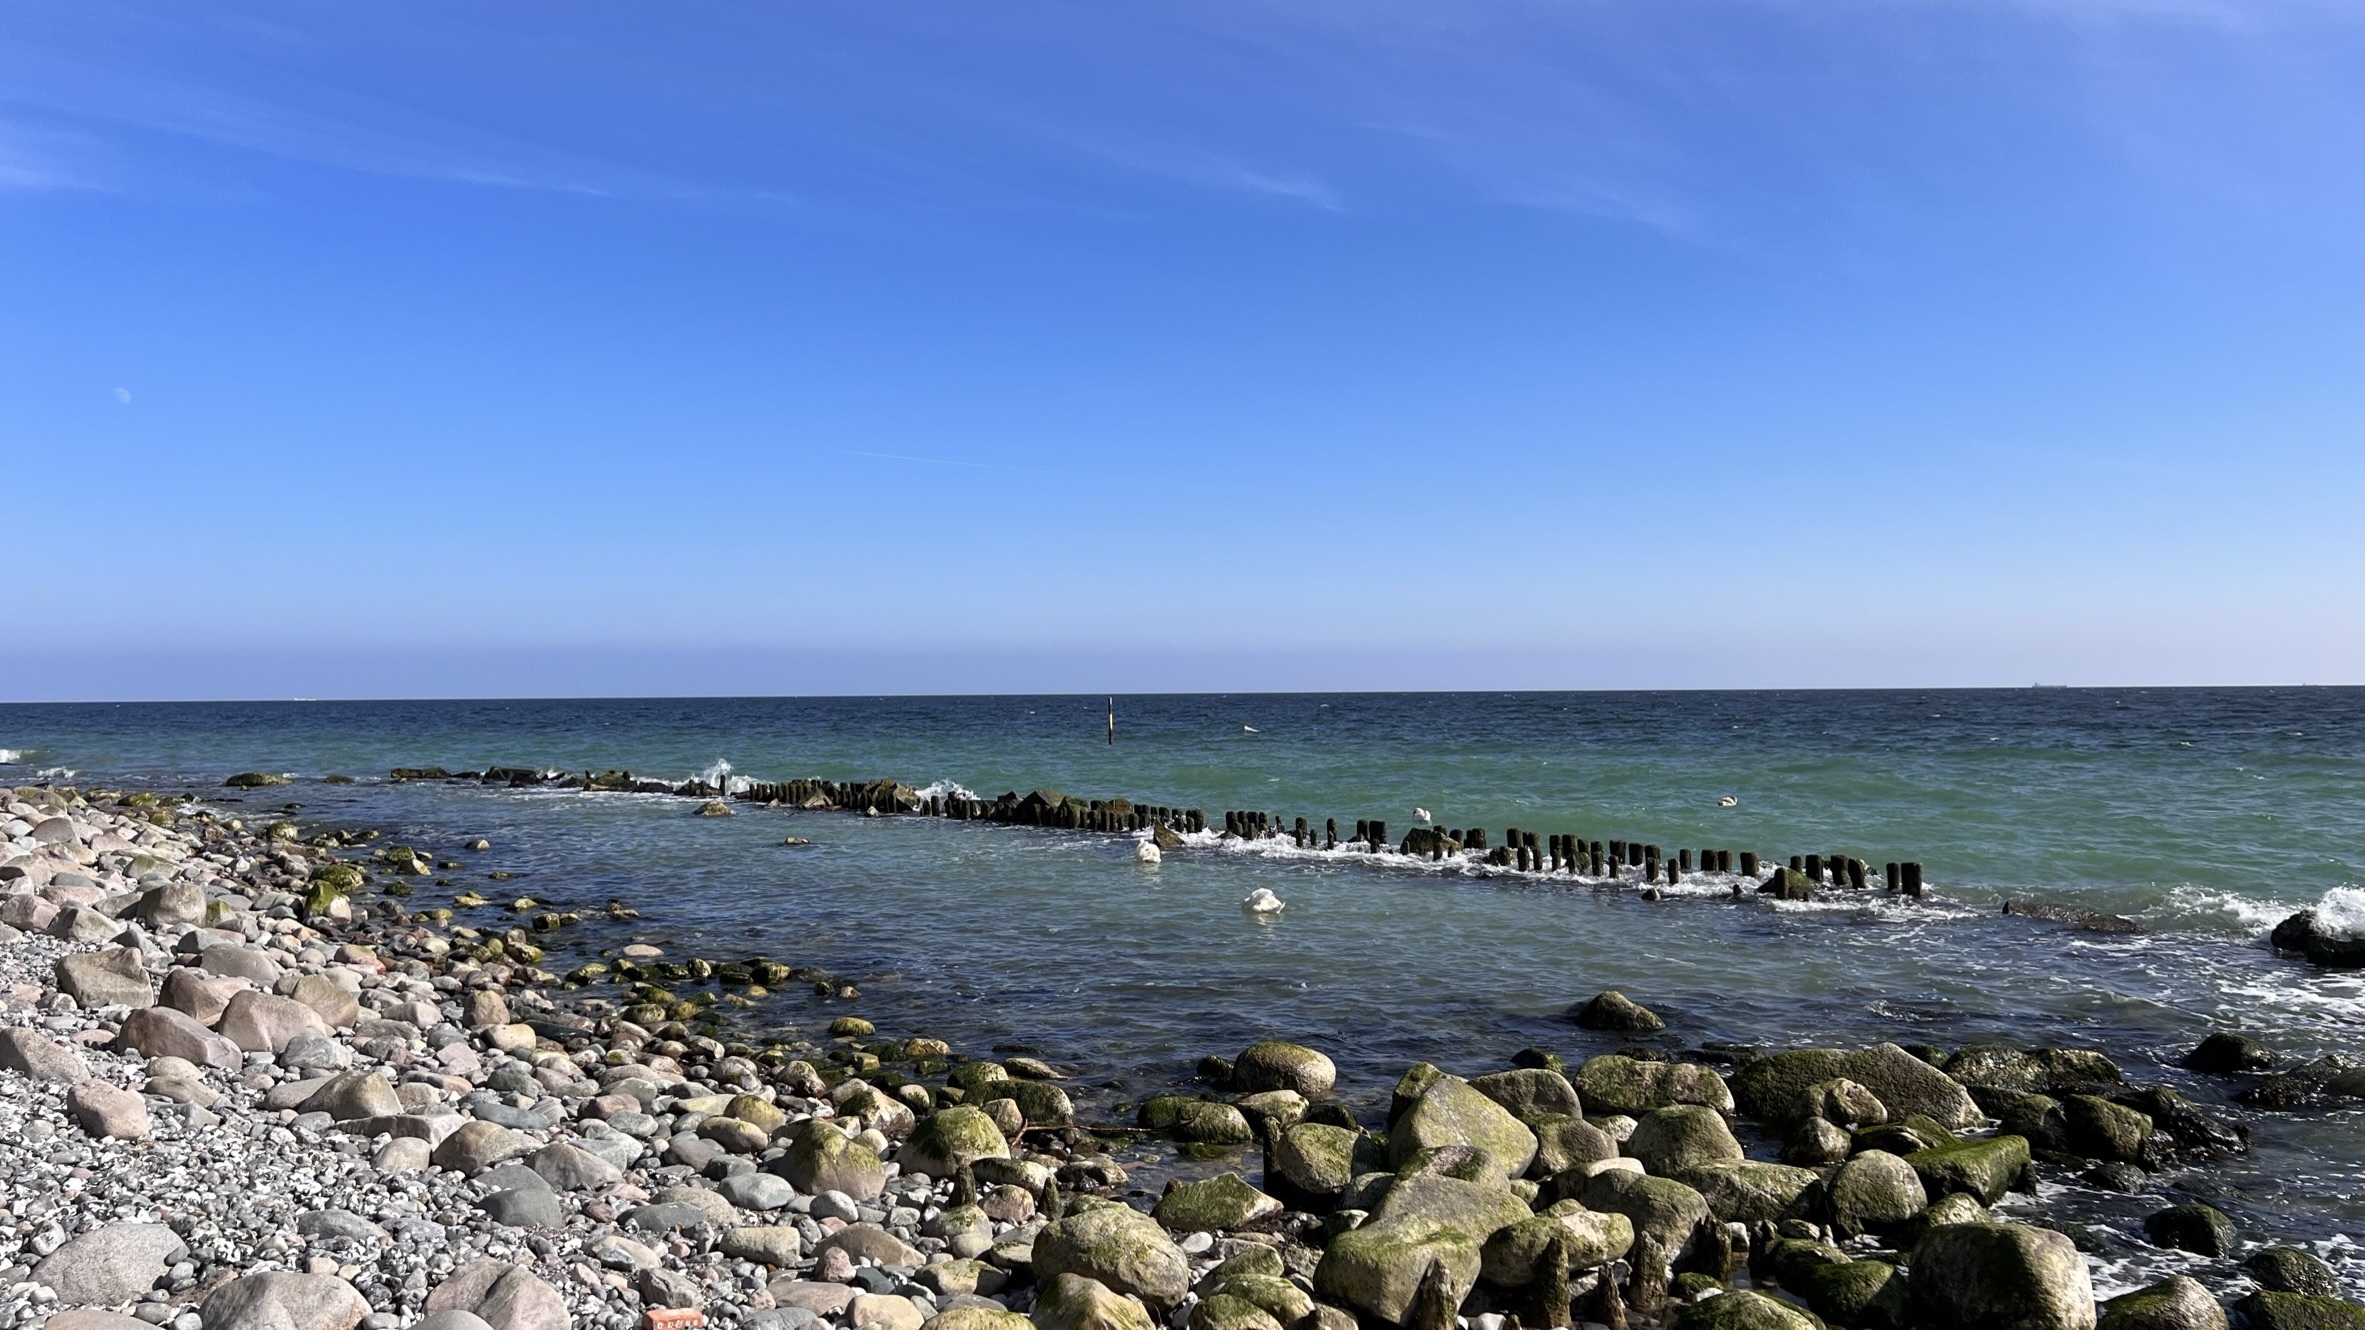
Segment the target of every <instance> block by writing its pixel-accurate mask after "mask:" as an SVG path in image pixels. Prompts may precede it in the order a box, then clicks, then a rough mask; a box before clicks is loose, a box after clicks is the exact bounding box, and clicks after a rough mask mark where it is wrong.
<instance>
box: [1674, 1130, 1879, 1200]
mask: <svg viewBox="0 0 2365 1330" xmlns="http://www.w3.org/2000/svg"><path fill="white" fill-rule="evenodd" d="M1700 1111H1702V1112H1706V1111H1707V1110H1705V1109H1702V1110H1700ZM1675 1177H1676V1180H1677V1181H1679V1182H1682V1183H1683V1184H1684V1185H1685V1186H1688V1187H1690V1188H1691V1189H1692V1190H1694V1191H1696V1192H1698V1193H1700V1195H1701V1197H1702V1198H1703V1199H1705V1200H1706V1201H1707V1202H1708V1213H1710V1214H1711V1215H1714V1216H1715V1217H1716V1219H1717V1220H1718V1221H1719V1222H1720V1223H1726V1224H1754V1223H1759V1222H1770V1221H1772V1220H1776V1219H1782V1218H1785V1217H1788V1216H1791V1215H1793V1214H1795V1213H1797V1210H1798V1207H1799V1206H1800V1204H1801V1198H1802V1197H1803V1196H1804V1195H1805V1194H1806V1192H1807V1189H1808V1188H1810V1187H1812V1186H1814V1185H1815V1183H1816V1181H1817V1179H1816V1177H1815V1171H1814V1170H1813V1169H1807V1168H1794V1167H1792V1166H1790V1165H1788V1164H1769V1163H1766V1162H1765V1161H1763V1160H1758V1159H1725V1160H1719V1161H1717V1162H1715V1163H1709V1164H1701V1165H1698V1166H1696V1167H1693V1168H1688V1169H1684V1170H1682V1171H1681V1172H1679V1173H1677V1174H1676V1175H1675ZM1914 1208H1915V1209H1917V1210H1918V1209H1920V1208H1921V1207H1919V1206H1916V1207H1914Z"/></svg>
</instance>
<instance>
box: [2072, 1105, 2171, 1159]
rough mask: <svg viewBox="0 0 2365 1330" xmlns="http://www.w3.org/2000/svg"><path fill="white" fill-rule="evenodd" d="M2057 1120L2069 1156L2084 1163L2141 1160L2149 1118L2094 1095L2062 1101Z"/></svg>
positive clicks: (2149, 1122) (2149, 1133)
mask: <svg viewBox="0 0 2365 1330" xmlns="http://www.w3.org/2000/svg"><path fill="white" fill-rule="evenodd" d="M2061 1116H2062V1121H2063V1132H2064V1134H2065V1136H2066V1137H2067V1139H2068V1142H2069V1148H2070V1150H2071V1152H2072V1153H2075V1154H2079V1155H2083V1156H2085V1157H2086V1158H2088V1159H2106V1160H2113V1161H2116V1162H2119V1163H2123V1164H2132V1163H2134V1162H2136V1161H2137V1160H2139V1159H2141V1158H2143V1146H2144V1142H2146V1141H2149V1140H2150V1139H2151V1132H2152V1122H2151V1119H2150V1118H2148V1117H2146V1116H2144V1115H2143V1114H2141V1113H2138V1112H2136V1111H2135V1110H2134V1109H2131V1108H2125V1107H2122V1106H2120V1105H2118V1104H2114V1103H2112V1102H2111V1101H2109V1100H2108V1099H2103V1098H2100V1097H2098V1096H2095V1095H2090V1094H2073V1095H2071V1096H2069V1097H2068V1098H2066V1099H2064V1100H2062V1101H2061Z"/></svg>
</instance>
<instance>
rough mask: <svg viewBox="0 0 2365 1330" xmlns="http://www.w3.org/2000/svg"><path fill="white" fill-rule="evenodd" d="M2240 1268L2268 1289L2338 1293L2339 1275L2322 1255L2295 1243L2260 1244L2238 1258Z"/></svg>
mask: <svg viewBox="0 0 2365 1330" xmlns="http://www.w3.org/2000/svg"><path fill="white" fill-rule="evenodd" d="M2242 1272H2243V1273H2244V1274H2247V1275H2249V1276H2250V1277H2251V1278H2252V1279H2254V1280H2257V1281H2258V1286H2259V1287H2260V1288H2263V1289H2266V1290H2267V1291H2269V1292H2272V1293H2309V1294H2314V1295H2317V1296H2320V1297H2327V1298H2330V1297H2338V1296H2339V1295H2340V1276H2339V1275H2336V1274H2334V1273H2333V1272H2332V1267H2331V1266H2329V1265H2326V1264H2325V1263H2324V1258H2323V1257H2321V1256H2318V1255H2316V1254H2315V1253H2314V1252H2311V1251H2302V1250H2300V1249H2299V1248H2297V1247H2262V1248H2260V1249H2259V1250H2257V1251H2254V1252H2252V1253H2250V1255H2249V1256H2248V1257H2246V1258H2245V1259H2244V1260H2243V1261H2242Z"/></svg>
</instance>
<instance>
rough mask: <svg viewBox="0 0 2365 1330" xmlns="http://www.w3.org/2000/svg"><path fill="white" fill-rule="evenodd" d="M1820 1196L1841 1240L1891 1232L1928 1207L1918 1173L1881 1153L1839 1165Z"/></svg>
mask: <svg viewBox="0 0 2365 1330" xmlns="http://www.w3.org/2000/svg"><path fill="white" fill-rule="evenodd" d="M1824 1197H1825V1204H1826V1208H1827V1210H1828V1212H1829V1214H1830V1218H1831V1224H1832V1227H1834V1228H1836V1229H1838V1230H1839V1232H1840V1235H1841V1236H1842V1237H1854V1236H1855V1235H1857V1234H1859V1233H1889V1232H1894V1231H1896V1230H1898V1229H1899V1228H1901V1227H1902V1226H1903V1225H1906V1224H1909V1223H1911V1222H1913V1219H1914V1217H1915V1216H1917V1215H1919V1214H1921V1213H1922V1211H1924V1210H1926V1209H1928V1208H1929V1204H1930V1196H1929V1190H1928V1188H1926V1187H1924V1186H1923V1185H1922V1179H1921V1174H1919V1173H1916V1172H1915V1171H1914V1168H1913V1165H1911V1164H1909V1163H1907V1162H1906V1161H1905V1160H1903V1159H1900V1158H1898V1157H1897V1156H1896V1155H1893V1154H1890V1153H1888V1152H1887V1151H1885V1150H1867V1151H1865V1152H1864V1153H1862V1154H1860V1155H1857V1156H1856V1157H1855V1158H1853V1159H1850V1160H1848V1161H1847V1162H1846V1163H1844V1164H1842V1165H1840V1166H1839V1171H1838V1172H1835V1173H1833V1174H1832V1175H1831V1179H1830V1182H1829V1183H1828V1185H1826V1187H1825V1188H1824Z"/></svg>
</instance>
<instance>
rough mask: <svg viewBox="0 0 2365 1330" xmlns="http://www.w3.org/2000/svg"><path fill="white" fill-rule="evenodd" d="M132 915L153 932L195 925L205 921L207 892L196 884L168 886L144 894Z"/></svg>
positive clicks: (133, 905) (132, 910) (133, 909)
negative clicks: (153, 930)
mask: <svg viewBox="0 0 2365 1330" xmlns="http://www.w3.org/2000/svg"><path fill="white" fill-rule="evenodd" d="M131 914H132V916H133V917H134V918H137V919H138V920H139V921H140V922H141V923H143V924H146V925H147V926H148V927H150V928H172V927H176V926H178V925H181V924H194V923H197V922H199V921H201V920H203V919H204V918H205V889H204V888H202V887H200V886H198V885H197V884H196V883H194V882H167V883H164V884H163V885H162V886H156V887H150V888H149V889H148V890H146V891H143V892H141V893H140V898H139V899H138V900H137V901H135V902H133V903H132V907H131Z"/></svg>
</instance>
